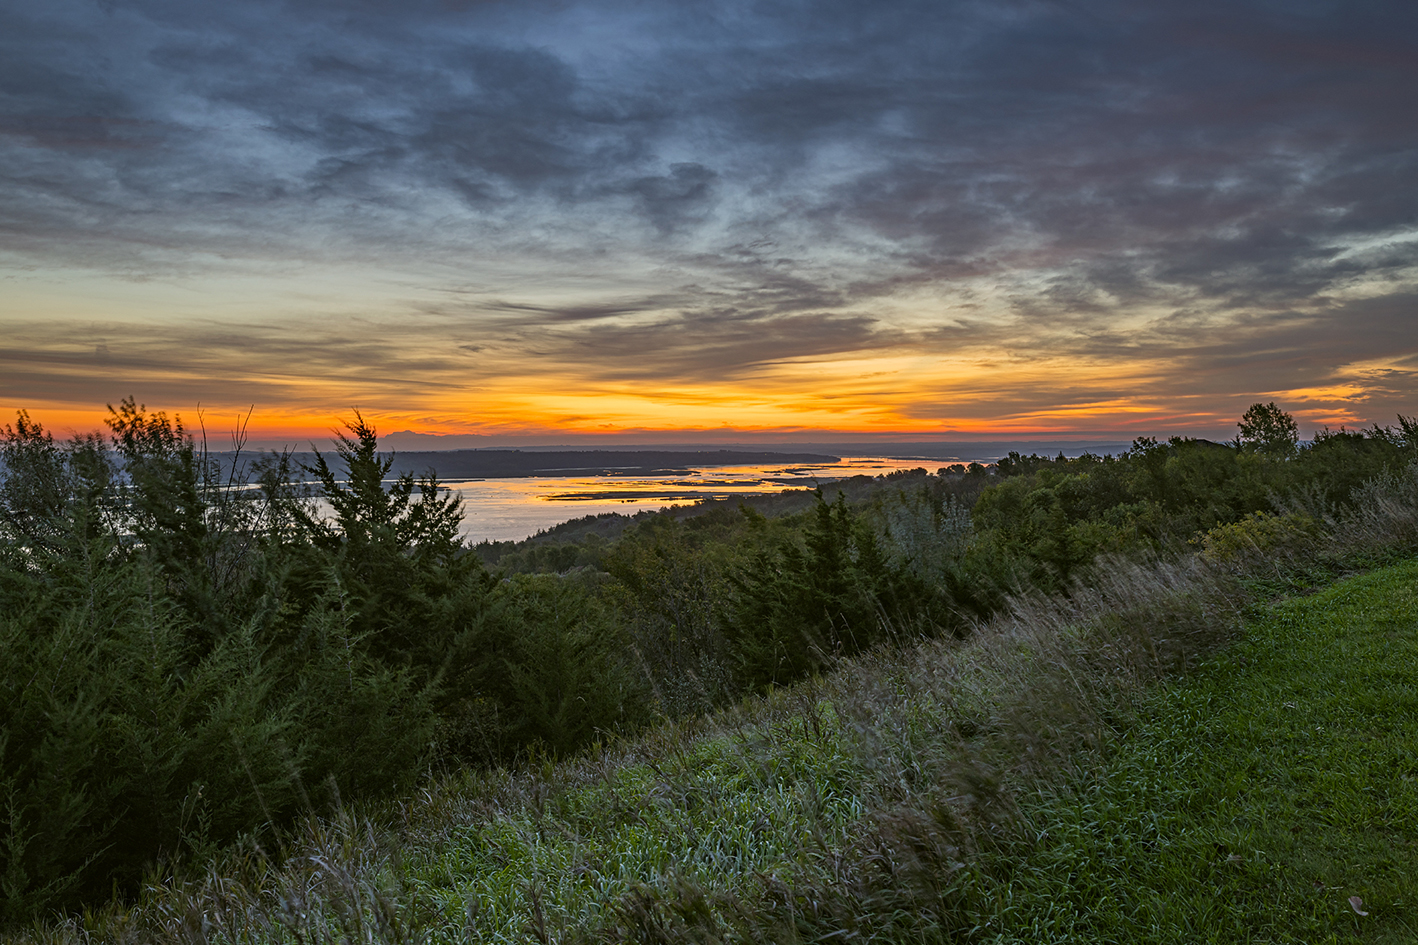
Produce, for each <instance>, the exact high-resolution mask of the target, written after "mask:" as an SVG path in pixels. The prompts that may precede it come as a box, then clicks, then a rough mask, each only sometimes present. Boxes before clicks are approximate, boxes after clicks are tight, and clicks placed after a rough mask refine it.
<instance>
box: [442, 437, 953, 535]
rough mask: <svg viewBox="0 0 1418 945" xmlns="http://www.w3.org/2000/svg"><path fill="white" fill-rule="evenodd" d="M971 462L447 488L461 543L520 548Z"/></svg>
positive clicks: (861, 462) (710, 469)
mask: <svg viewBox="0 0 1418 945" xmlns="http://www.w3.org/2000/svg"><path fill="white" fill-rule="evenodd" d="M968 461H969V460H941V459H882V458H880V457H853V458H845V459H843V460H842V461H841V462H838V463H829V464H824V465H765V466H705V467H702V468H699V469H690V470H679V471H676V473H675V474H671V475H658V476H584V477H558V478H550V477H547V478H538V477H526V478H519V479H473V480H461V481H459V480H455V481H452V482H446V483H442V485H445V486H447V487H448V489H449V490H450V491H451V492H453V493H455V494H457V495H459V496H461V497H462V499H463V528H462V535H463V537H464V538H465V539H467V540H469V541H472V542H479V541H484V540H490V541H520V540H521V539H523V538H528V537H530V536H532V535H534V534H536V533H537V532H539V531H541V530H543V529H547V528H550V527H552V526H553V525H559V524H560V523H562V522H565V521H569V520H570V519H574V518H581V517H583V516H586V515H599V514H600V513H602V512H619V513H621V514H623V515H634V514H635V513H636V512H640V511H644V510H647V509H648V510H654V509H661V508H664V507H666V506H670V505H688V504H691V503H693V502H696V501H698V500H700V499H705V498H726V497H730V496H736V495H761V494H763V493H776V492H781V491H783V490H785V489H812V488H815V487H816V486H817V485H818V484H826V483H828V482H832V481H833V480H837V479H845V478H847V477H849V476H880V475H884V474H886V473H891V472H895V471H897V470H901V469H916V468H918V467H924V468H925V469H927V470H929V471H930V472H935V471H936V470H937V469H939V468H941V467H943V466H947V465H949V464H950V463H952V462H968Z"/></svg>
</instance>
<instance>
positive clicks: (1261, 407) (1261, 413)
mask: <svg viewBox="0 0 1418 945" xmlns="http://www.w3.org/2000/svg"><path fill="white" fill-rule="evenodd" d="M1299 442H1300V428H1299V426H1298V425H1296V423H1295V418H1294V417H1292V416H1290V415H1289V414H1288V413H1286V412H1285V411H1283V410H1281V409H1280V408H1279V407H1277V406H1275V401H1273V400H1272V401H1271V402H1270V403H1268V404H1251V406H1250V407H1248V408H1246V412H1245V414H1244V415H1242V417H1241V423H1240V433H1239V434H1238V435H1237V436H1236V444H1237V445H1238V446H1240V447H1241V449H1251V450H1259V451H1261V452H1262V453H1272V454H1279V455H1285V454H1288V453H1293V452H1295V448H1296V446H1297V445H1298V444H1299Z"/></svg>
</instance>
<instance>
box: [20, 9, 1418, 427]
mask: <svg viewBox="0 0 1418 945" xmlns="http://www.w3.org/2000/svg"><path fill="white" fill-rule="evenodd" d="M1413 35H1418V13H1415V10H1414V8H1412V6H1411V5H1409V4H1399V3H1396V2H1394V3H1365V4H1362V5H1358V6H1355V5H1339V4H1329V3H1322V2H1316V3H1310V4H1304V5H1294V4H1283V5H1280V4H1274V3H1269V2H1252V3H1224V4H1223V3H1220V2H1202V3H1200V4H1188V5H1183V6H1178V5H1176V4H1171V3H1161V2H1155V3H1150V2H1145V3H1133V2H1128V3H1123V2H1103V0H1100V2H1089V3H1084V4H1059V3H1049V2H1045V3H1037V2H1008V3H991V4H975V3H938V2H929V3H927V2H903V3H893V4H885V5H881V4H878V5H864V4H861V3H855V2H849V0H837V2H826V3H819V4H813V5H812V7H811V9H810V10H808V8H805V7H803V6H802V5H801V4H797V3H788V2H770V3H762V4H753V5H740V4H729V3H714V4H707V5H691V6H685V5H674V4H660V5H657V4H639V3H628V2H626V3H616V2H611V3H602V4H588V3H577V2H569V0H568V2H548V3H534V4H508V3H501V2H469V3H445V2H432V0H430V2H416V3H410V4H399V5H388V4H379V3H373V2H361V3H353V4H343V3H342V4H335V3H331V2H319V3H302V4H283V3H275V2H254V3H249V4H240V5H231V4H214V3H197V4H179V3H173V2H170V0H138V2H134V3H130V4H123V5H110V6H107V7H105V6H95V5H89V4H83V3H79V2H77V0H74V2H68V0H59V2H56V3H54V4H45V5H40V6H33V5H32V6H30V7H26V8H13V9H10V10H7V11H3V12H0V251H4V252H6V253H8V254H9V256H10V258H13V259H15V260H17V261H18V262H17V264H24V265H29V266H38V267H41V268H45V267H48V268H50V269H53V270H56V271H58V270H63V269H65V268H66V267H68V268H69V269H75V270H84V271H90V272H95V273H100V274H104V275H105V277H108V278H114V279H118V278H122V279H129V280H131V279H141V278H146V279H154V280H161V279H176V278H182V279H187V280H197V279H200V278H201V277H202V275H203V273H207V274H210V275H212V277H213V278H215V277H216V275H217V274H220V275H221V277H222V278H223V279H227V280H229V281H232V280H234V281H239V280H240V279H242V278H246V279H250V280H252V281H253V283H254V282H256V281H260V280H271V279H277V280H285V281H284V282H283V283H282V284H283V285H286V286H288V287H289V288H290V291H292V292H294V291H296V287H297V286H298V285H299V284H300V283H301V281H302V280H303V279H306V280H308V279H309V277H310V276H311V275H312V274H327V273H330V272H340V271H347V270H349V269H358V268H361V267H363V268H372V267H374V266H378V267H380V268H381V269H384V270H388V271H389V272H391V273H399V274H401V275H400V276H398V277H397V278H398V279H400V280H401V281H402V283H403V284H406V286H407V291H405V292H403V293H402V296H400V293H399V292H393V291H391V292H389V293H387V295H388V297H389V298H390V299H395V301H393V302H389V303H388V305H387V307H386V308H384V309H382V310H378V311H376V310H375V308H374V307H373V306H371V307H369V308H367V309H365V310H363V315H362V317H364V318H366V319H368V321H367V322H365V323H363V324H361V325H359V326H358V327H359V333H360V334H361V335H362V337H363V340H359V341H356V340H352V339H351V338H350V337H348V336H347V335H348V332H346V333H343V334H342V332H341V331H340V330H337V329H335V328H333V327H330V326H329V325H322V324H321V323H320V322H319V320H318V319H316V320H314V321H308V322H305V321H303V322H301V323H300V324H301V325H305V326H314V327H313V328H311V329H310V332H309V333H308V334H307V333H305V332H304V330H303V329H302V331H285V330H281V329H280V328H278V327H275V326H273V323H271V322H270V321H269V320H268V319H266V318H265V316H264V315H263V314H262V313H259V312H254V311H244V312H242V313H240V314H237V315H227V314H218V311H219V310H223V311H224V309H222V305H226V304H227V303H226V302H222V303H217V302H212V303H210V305H209V306H208V307H206V308H204V307H202V306H200V305H198V306H195V309H194V310H195V311H196V313H197V314H196V315H194V318H193V320H192V324H190V325H189V326H188V327H186V328H183V329H181V330H170V329H168V328H166V327H162V326H159V325H157V324H156V323H154V325H152V326H150V327H149V329H148V330H147V334H146V335H145V336H144V337H145V338H146V339H147V340H146V341H145V343H144V347H142V348H141V350H140V349H138V348H135V347H134V346H133V345H132V344H130V343H129V342H128V341H112V340H106V339H105V338H100V337H98V336H97V335H94V334H93V333H92V332H90V331H89V330H88V329H87V328H82V330H80V328H79V327H72V328H66V329H65V331H66V333H68V334H70V335H72V336H73V337H74V338H75V339H78V338H81V337H82V338H83V339H84V341H83V344H84V345H86V346H87V347H85V348H84V350H85V351H86V352H90V353H91V352H92V351H93V350H94V347H95V345H107V346H108V347H109V349H110V355H109V357H110V360H109V361H108V362H106V363H105V366H104V372H107V373H105V374H103V375H102V376H104V377H110V378H129V377H131V378H148V379H151V380H152V382H153V383H154V384H159V385H161V384H166V385H167V387H163V388H162V389H163V390H167V391H169V392H170V393H171V394H172V395H173V396H177V395H178V394H180V393H184V392H185V393H188V394H191V395H197V394H199V393H200V392H201V391H202V390H203V389H204V388H203V384H204V383H207V381H205V380H204V377H206V376H207V375H206V374H205V372H207V371H208V370H210V371H211V372H212V373H211V376H213V377H220V378H223V379H227V378H229V379H230V380H229V382H228V381H226V380H224V381H223V383H230V385H232V386H233V389H236V390H243V391H246V390H249V391H250V392H251V393H252V394H253V395H255V394H257V393H263V392H264V393H266V394H268V395H270V396H278V397H283V398H286V397H289V398H296V399H300V398H303V397H304V398H307V399H308V397H309V393H308V391H307V390H306V389H305V387H304V386H303V385H302V383H301V382H300V380H299V378H300V377H301V375H300V372H299V370H297V369H296V368H295V367H292V368H291V372H290V376H289V377H286V376H285V375H284V374H282V373H281V372H284V371H286V368H285V367H284V365H292V366H296V365H300V364H308V365H309V366H310V369H311V370H310V372H309V376H314V377H330V378H339V379H340V380H339V381H338V383H339V384H342V385H349V387H348V389H350V390H357V389H359V385H361V384H365V385H369V387H370V389H377V390H388V391H389V392H390V396H394V395H395V392H396V391H397V390H399V389H400V388H399V385H400V384H406V385H407V388H406V389H407V391H408V396H409V397H411V398H415V399H423V400H430V401H431V400H433V399H436V398H437V397H438V396H440V391H442V392H443V393H444V394H447V395H450V396H451V395H452V394H453V393H456V392H457V391H461V390H462V389H463V386H464V384H465V382H464V381H463V380H462V379H461V378H462V377H463V376H464V375H465V373H466V360H467V359H468V358H472V357H476V359H477V360H478V361H479V363H480V364H482V365H484V366H486V369H488V370H496V371H500V372H504V374H505V376H507V377H521V376H525V375H526V374H527V373H529V372H534V371H535V370H538V369H541V368H540V367H538V366H546V365H555V368H556V370H557V371H560V372H564V373H565V375H566V376H568V377H572V376H580V377H583V378H585V379H587V380H588V381H589V380H591V379H604V380H615V381H626V382H630V381H639V382H643V383H654V384H666V385H672V384H705V383H710V382H715V381H716V380H717V381H718V382H722V383H725V384H731V383H746V382H748V381H750V380H751V379H752V378H755V377H761V376H763V375H764V373H765V372H770V371H771V369H772V366H774V365H781V364H784V363H789V362H794V363H797V362H808V361H812V360H813V359H817V358H828V357H833V358H848V357H853V356H856V357H860V358H862V359H865V360H870V359H873V358H879V357H886V356H887V353H888V352H894V354H892V355H891V356H893V357H894V356H901V357H906V356H909V355H910V354H911V353H913V352H914V353H915V354H916V355H917V356H919V357H921V358H925V359H941V360H948V359H950V358H963V357H979V358H988V359H998V358H999V357H1001V356H1002V355H1001V352H1007V353H1009V356H1010V357H1015V358H1024V357H1029V358H1032V359H1034V362H1033V363H1035V364H1041V365H1042V364H1046V363H1053V362H1052V361H1050V359H1051V358H1053V357H1057V356H1059V355H1061V354H1062V353H1065V352H1067V353H1069V354H1070V355H1071V356H1075V357H1078V358H1086V359H1088V360H1089V363H1091V364H1095V365H1098V370H1100V371H1103V372H1104V374H1105V375H1106V376H1107V377H1110V378H1119V379H1120V380H1118V381H1117V383H1114V382H1113V381H1111V380H1110V381H1107V382H1102V381H1100V382H1099V383H1098V384H1096V385H1092V386H1089V385H1084V386H1083V387H1080V388H1079V389H1078V391H1076V392H1075V394H1076V395H1075V394H1067V395H1065V394H1064V393H1063V392H1062V390H1063V389H1062V388H1061V387H1055V388H1054V389H1055V390H1056V391H1058V392H1059V396H1060V397H1064V398H1065V399H1068V400H1069V402H1070V403H1072V402H1078V403H1094V402H1097V403H1103V402H1112V400H1115V399H1116V398H1118V397H1122V396H1125V395H1126V394H1127V391H1128V390H1129V388H1128V387H1127V385H1129V384H1131V385H1135V386H1134V387H1133V388H1132V391H1133V394H1140V392H1142V391H1144V390H1145V391H1152V392H1155V395H1156V397H1158V398H1165V397H1170V398H1173V401H1176V399H1177V398H1181V397H1183V396H1185V395H1186V392H1187V391H1188V390H1192V391H1196V392H1205V393H1206V394H1207V396H1212V397H1221V396H1222V395H1227V394H1228V392H1229V393H1230V394H1231V395H1235V396H1240V393H1239V392H1241V391H1242V390H1243V389H1249V388H1248V387H1246V385H1250V386H1251V387H1254V386H1256V385H1270V387H1269V389H1276V390H1279V389H1292V388H1293V389H1299V387H1300V386H1305V385H1308V386H1315V385H1319V384H1321V383H1326V380H1325V379H1326V378H1328V379H1329V380H1330V381H1335V379H1341V378H1348V377H1351V376H1352V377H1355V378H1360V379H1361V380H1362V382H1363V383H1364V384H1378V383H1379V380H1378V378H1379V377H1380V376H1381V375H1380V374H1379V373H1375V372H1376V371H1379V370H1380V369H1379V368H1374V367H1372V364H1373V363H1377V362H1378V361H1380V360H1382V359H1383V358H1384V357H1394V356H1397V354H1398V353H1401V352H1406V351H1408V350H1409V349H1408V348H1407V347H1406V344H1407V342H1406V340H1405V338H1406V336H1405V335H1404V333H1403V330H1402V325H1403V319H1404V317H1405V313H1411V311H1412V308H1411V304H1412V292H1413V286H1414V285H1415V284H1416V283H1418V240H1415V239H1412V238H1411V236H1412V234H1413V233H1415V232H1418V126H1415V125H1414V123H1413V122H1412V121H1411V120H1410V117H1409V116H1411V115H1412V114H1413V113H1414V111H1415V109H1418V57H1415V56H1414V55H1413V48H1412V43H1411V40H1409V39H1408V37H1411V36H1413ZM1376 90H1381V91H1382V94H1376ZM273 268H274V269H277V270H280V273H278V274H277V275H272V270H273ZM281 273H284V274H281ZM400 298H402V301H399V299H400ZM335 310H336V308H335V307H334V306H332V308H331V311H332V312H333V311H335ZM31 314H32V313H27V312H23V311H21V312H17V313H16V314H15V315H14V316H6V318H7V319H9V320H11V321H15V322H16V324H18V323H19V322H21V321H25V320H26V319H29V318H30V316H31ZM75 317H76V319H79V321H76V322H75V325H78V324H79V322H81V321H83V319H80V318H79V316H75ZM341 317H345V316H341ZM84 318H87V319H88V321H89V322H93V321H94V320H95V319H97V320H99V321H102V312H101V311H88V312H86V313H84ZM203 320H205V321H203ZM199 321H201V322H202V324H201V325H198V324H197V322H199ZM34 323H35V324H38V323H39V322H37V321H36V322H34ZM1356 326H1363V331H1364V334H1365V337H1362V338H1356V337H1354V332H1352V331H1350V332H1349V333H1348V334H1346V329H1351V328H1355V327H1356ZM6 327H7V329H9V328H10V327H11V326H10V325H8V324H7V326H6ZM26 330H29V329H26ZM36 331H38V329H36ZM449 332H451V333H452V334H455V335H456V338H453V339H451V340H446V339H445V338H444V337H443V335H440V334H439V333H449ZM7 333H8V334H11V335H12V340H11V342H10V349H11V350H12V351H14V352H16V354H15V355H14V357H15V358H16V360H14V361H12V362H11V364H13V365H14V370H16V371H17V372H19V373H17V374H15V375H14V377H15V378H17V379H16V380H14V381H13V382H8V381H7V383H9V384H10V387H9V389H10V390H13V391H15V392H16V396H18V395H19V394H22V393H25V392H27V391H29V392H41V391H42V392H45V396H50V395H51V394H52V395H53V396H56V397H57V396H60V392H61V391H64V390H67V391H69V392H70V393H69V394H67V395H64V396H66V397H69V398H70V399H71V400H74V399H78V398H79V397H80V395H81V393H83V394H84V395H87V394H88V393H92V392H93V390H94V389H95V384H94V382H93V381H91V380H87V379H85V377H84V376H83V374H84V372H83V371H81V370H80V369H79V368H78V367H76V365H77V363H78V362H71V361H68V360H64V359H65V358H68V357H70V354H64V355H63V357H60V356H59V355H58V354H55V352H56V351H60V349H61V347H62V346H60V347H55V346H54V345H52V344H49V343H48V342H43V339H41V338H40V337H39V336H38V335H34V336H33V337H30V336H24V337H22V336H23V332H20V333H10V332H7ZM24 338H29V340H27V341H26V340H24ZM311 339H318V342H316V341H312V340H311ZM41 342H43V343H41ZM460 346H461V347H460ZM65 350H67V349H65ZM27 352H30V353H33V352H39V355H38V356H37V360H32V361H29V362H27V361H26V360H25V358H26V357H28V354H27ZM206 352H210V355H208V354H206ZM455 352H456V353H455ZM73 357H78V355H77V354H74V355H73ZM55 358H58V360H54V359H55ZM460 359H461V360H460ZM228 363H229V364H233V365H250V366H251V367H252V369H253V370H255V373H254V374H253V375H251V377H250V378H248V379H243V378H242V377H241V376H239V372H237V371H235V370H227V369H226V368H224V367H222V365H223V364H228ZM164 364H168V365H174V367H171V368H170V371H171V372H172V373H171V376H170V377H169V378H168V379H167V380H166V381H163V380H161V378H162V377H164V376H165V375H164V370H168V369H165V368H164V367H163V365H164ZM263 364H266V365H280V366H282V367H281V368H280V371H277V372H269V371H268V372H266V374H264V375H263V374H262V373H261V371H260V370H259V368H260V367H261V365H263ZM1163 364H1170V365H1173V366H1174V367H1173V369H1172V376H1171V377H1170V378H1167V377H1158V376H1157V375H1156V372H1158V371H1159V370H1160V368H1159V367H1158V366H1159V365H1163ZM45 365H48V366H47V367H46V366H45ZM175 365H188V367H186V368H179V367H175ZM1351 365H1371V366H1370V367H1368V368H1363V369H1360V368H1352V367H1350V366H1351ZM1105 367H1106V370H1104V368H1105ZM1383 370H1388V368H1385V369H1383ZM1392 370H1398V369H1397V368H1393V369H1392ZM1364 371H1368V373H1363V372H1364ZM184 372H185V373H184ZM460 372H463V373H461V374H460ZM1346 372H1347V373H1346ZM1356 372H1357V373H1356ZM277 375H280V376H277ZM1382 376H1384V377H1388V376H1389V375H1382ZM19 378H22V380H20V379H19ZM1363 379H1367V380H1363ZM1359 382H1360V381H1355V382H1354V383H1359ZM883 383H885V382H883ZM982 383H983V382H982ZM1021 383H1022V382H1021ZM1384 383H1389V384H1390V385H1391V386H1393V387H1394V389H1396V390H1399V389H1401V390H1405V391H1406V390H1407V389H1408V388H1406V387H1405V386H1404V385H1406V384H1407V380H1406V379H1405V378H1404V377H1403V376H1402V375H1401V373H1400V374H1395V375H1393V379H1392V380H1391V381H1385V382H1384ZM1286 384H1289V385H1290V388H1286V387H1285V386H1284V385H1286ZM243 385H245V386H243ZM1026 388H1028V390H1030V391H1032V392H1031V393H1028V394H1027V395H1023V394H1021V395H1020V396H1024V397H1025V399H1027V400H1029V402H1030V403H1033V402H1035V400H1037V399H1038V398H1045V399H1046V396H1047V393H1048V391H1049V390H1050V386H1049V385H1048V384H1044V383H1041V384H1039V385H1038V386H1037V388H1033V387H1029V386H1028V385H1027V384H1024V385H1023V386H1021V387H1019V388H1018V390H1025V389H1026ZM1085 388H1086V389H1085ZM341 389H342V390H343V389H346V388H341ZM982 389H989V390H994V388H993V387H992V386H991V384H990V383H984V388H982ZM1012 389H1014V388H1009V385H1008V384H1005V385H1004V386H1003V387H1001V388H1000V389H999V390H998V391H995V392H994V393H992V394H991V396H994V397H996V398H997V402H998V403H999V404H1000V405H1001V408H1000V409H1006V407H1008V409H1014V408H1013V407H1012V406H1008V405H1010V404H1014V403H1015V399H1014V398H1015V395H1013V394H1011V393H1010V392H1009V391H1010V390H1012ZM1070 389H1072V388H1070ZM1365 389H1367V388H1365ZM882 390H896V388H892V387H883V388H882ZM105 396H109V397H111V396H114V395H113V394H106V395H105ZM862 396H867V395H866V393H863V394H862ZM1149 396H1151V394H1149ZM1385 396H1388V395H1385ZM1393 396H1399V395H1398V394H1394V395H1393ZM912 409H914V408H912ZM982 409H983V408H982Z"/></svg>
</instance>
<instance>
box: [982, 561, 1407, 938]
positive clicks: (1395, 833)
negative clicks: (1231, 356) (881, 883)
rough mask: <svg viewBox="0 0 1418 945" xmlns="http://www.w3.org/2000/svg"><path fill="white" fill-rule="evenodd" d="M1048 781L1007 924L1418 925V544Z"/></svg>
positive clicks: (1217, 665)
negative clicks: (1411, 556)
mask: <svg viewBox="0 0 1418 945" xmlns="http://www.w3.org/2000/svg"><path fill="white" fill-rule="evenodd" d="M1115 741H1116V744H1117V748H1116V751H1115V752H1114V753H1113V755H1112V757H1111V758H1110V759H1109V761H1108V763H1107V764H1106V765H1105V766H1103V767H1101V768H1099V769H1096V770H1093V771H1090V772H1088V773H1087V775H1086V776H1080V777H1078V778H1076V779H1074V781H1073V782H1072V783H1071V784H1070V785H1069V786H1068V790H1066V791H1064V792H1062V793H1060V794H1058V795H1056V796H1054V797H1052V798H1049V799H1043V798H1036V799H1035V801H1034V802H1033V804H1032V805H1031V807H1030V809H1029V811H1028V819H1029V821H1030V825H1031V830H1033V831H1034V832H1035V833H1036V835H1037V836H1040V837H1042V838H1044V839H1043V840H1041V842H1040V843H1039V845H1038V848H1037V849H1036V850H1034V851H1033V852H1031V853H1030V855H1029V856H1028V857H1026V858H1025V859H1024V860H1023V861H1022V862H1021V863H1020V865H1019V868H1018V869H1017V870H1016V871H1015V872H1014V873H1013V874H1012V876H1011V878H1010V880H1009V881H1008V882H1007V883H1005V884H1004V886H1003V888H1002V889H1001V890H1000V892H999V896H1000V901H1001V902H1002V903H1007V904H1006V905H1002V906H1001V907H1000V908H999V909H997V910H995V912H994V914H993V915H991V916H990V917H989V919H988V922H987V923H986V925H987V927H988V928H989V930H990V932H991V934H990V935H986V936H983V940H986V941H998V942H1010V941H1019V942H1031V943H1038V942H1055V941H1057V942H1063V941H1084V942H1178V943H1180V942H1188V943H1196V942H1296V943H1320V942H1337V941H1341V940H1342V941H1351V940H1354V939H1355V938H1356V937H1357V939H1358V940H1360V941H1366V942H1394V943H1399V942H1415V941H1418V562H1408V563H1406V564H1404V565H1401V566H1397V567H1391V568H1388V569H1386V570H1382V571H1379V572H1376V573H1372V574H1368V575H1365V576H1363V577H1357V578H1353V579H1350V580H1347V581H1344V582H1342V583H1340V584H1338V585H1336V586H1334V587H1332V588H1330V589H1329V590H1326V591H1324V592H1322V593H1320V594H1316V595H1315V596H1312V597H1306V598H1303V599H1300V600H1291V601H1287V602H1285V603H1284V604H1282V605H1280V606H1278V607H1276V608H1275V610H1274V612H1273V613H1271V614H1269V615H1268V616H1267V617H1265V619H1262V620H1258V621H1256V622H1254V623H1252V624H1251V625H1250V627H1249V629H1248V632H1247V633H1246V636H1245V638H1244V640H1242V641H1241V642H1240V643H1238V644H1237V645H1236V646H1234V647H1231V648H1229V649H1227V650H1226V651H1225V652H1224V653H1222V654H1220V655H1219V656H1218V657H1217V658H1216V659H1215V661H1214V662H1212V663H1211V664H1209V665H1208V666H1206V667H1205V668H1204V670H1203V671H1202V672H1200V673H1198V674H1197V675H1196V676H1195V677H1194V678H1192V679H1190V680H1188V681H1187V682H1186V684H1184V685H1178V686H1174V687H1170V688H1168V689H1167V690H1166V691H1164V692H1162V693H1160V694H1159V695H1158V696H1157V698H1156V699H1155V700H1153V701H1151V702H1150V703H1149V704H1148V705H1146V706H1145V707H1144V708H1143V709H1142V710H1141V712H1140V718H1139V721H1138V723H1137V724H1136V725H1134V726H1132V727H1130V728H1129V729H1127V730H1126V731H1125V732H1123V733H1120V734H1119V736H1118V737H1117V738H1116V739H1115Z"/></svg>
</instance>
